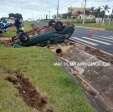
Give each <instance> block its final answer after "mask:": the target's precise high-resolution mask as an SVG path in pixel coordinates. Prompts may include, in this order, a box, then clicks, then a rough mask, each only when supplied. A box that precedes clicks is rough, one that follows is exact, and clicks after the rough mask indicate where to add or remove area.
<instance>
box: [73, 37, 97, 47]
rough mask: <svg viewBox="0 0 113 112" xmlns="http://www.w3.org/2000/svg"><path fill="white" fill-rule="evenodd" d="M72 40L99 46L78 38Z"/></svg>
mask: <svg viewBox="0 0 113 112" xmlns="http://www.w3.org/2000/svg"><path fill="white" fill-rule="evenodd" d="M72 39H73V40H77V41H81V42H84V43H87V44H90V45H93V46H98V44H96V43H93V42H89V41H86V40H84V39H80V38H77V37H72Z"/></svg>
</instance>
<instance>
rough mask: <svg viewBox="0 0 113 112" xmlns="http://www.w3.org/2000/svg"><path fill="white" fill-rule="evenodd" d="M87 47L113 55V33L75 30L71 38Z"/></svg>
mask: <svg viewBox="0 0 113 112" xmlns="http://www.w3.org/2000/svg"><path fill="white" fill-rule="evenodd" d="M70 39H71V40H73V41H76V42H79V43H81V44H84V45H86V46H92V47H95V48H98V49H101V50H104V51H105V52H108V53H110V54H113V32H112V31H97V30H91V29H83V28H75V32H74V33H73V35H72V37H71V38H70Z"/></svg>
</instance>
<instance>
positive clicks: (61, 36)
mask: <svg viewBox="0 0 113 112" xmlns="http://www.w3.org/2000/svg"><path fill="white" fill-rule="evenodd" d="M50 27H51V28H50ZM48 29H49V30H48V31H47V30H46V31H45V32H41V31H40V33H39V34H37V35H35V36H32V37H29V35H28V34H27V33H25V32H23V31H20V32H19V33H18V34H17V36H16V39H15V38H13V39H12V41H13V46H14V47H22V46H26V47H28V46H36V45H37V46H42V47H43V46H47V45H48V44H57V43H62V42H64V41H65V40H66V39H69V38H70V37H71V35H72V34H73V32H74V26H64V25H63V23H62V22H59V21H58V22H54V21H53V22H49V28H48ZM50 29H51V30H50Z"/></svg>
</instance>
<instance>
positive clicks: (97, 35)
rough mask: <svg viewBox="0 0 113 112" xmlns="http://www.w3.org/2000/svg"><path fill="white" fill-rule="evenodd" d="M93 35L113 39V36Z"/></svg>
mask: <svg viewBox="0 0 113 112" xmlns="http://www.w3.org/2000/svg"><path fill="white" fill-rule="evenodd" d="M93 36H96V37H101V38H105V39H111V40H113V37H112V36H106V37H105V36H100V35H93Z"/></svg>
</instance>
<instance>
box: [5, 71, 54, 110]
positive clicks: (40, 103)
mask: <svg viewBox="0 0 113 112" xmlns="http://www.w3.org/2000/svg"><path fill="white" fill-rule="evenodd" d="M6 80H7V81H9V82H11V83H12V84H13V85H15V88H17V89H18V91H19V94H20V96H21V97H22V98H23V100H24V102H25V103H26V104H27V105H28V106H30V107H32V108H35V109H37V110H38V111H39V112H53V110H52V109H50V108H49V107H48V98H47V96H44V95H42V94H41V92H40V91H39V90H37V89H36V88H35V87H34V86H33V85H32V83H31V82H30V81H29V79H28V78H25V77H24V75H23V74H20V73H16V74H15V75H14V76H8V77H7V78H6Z"/></svg>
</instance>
